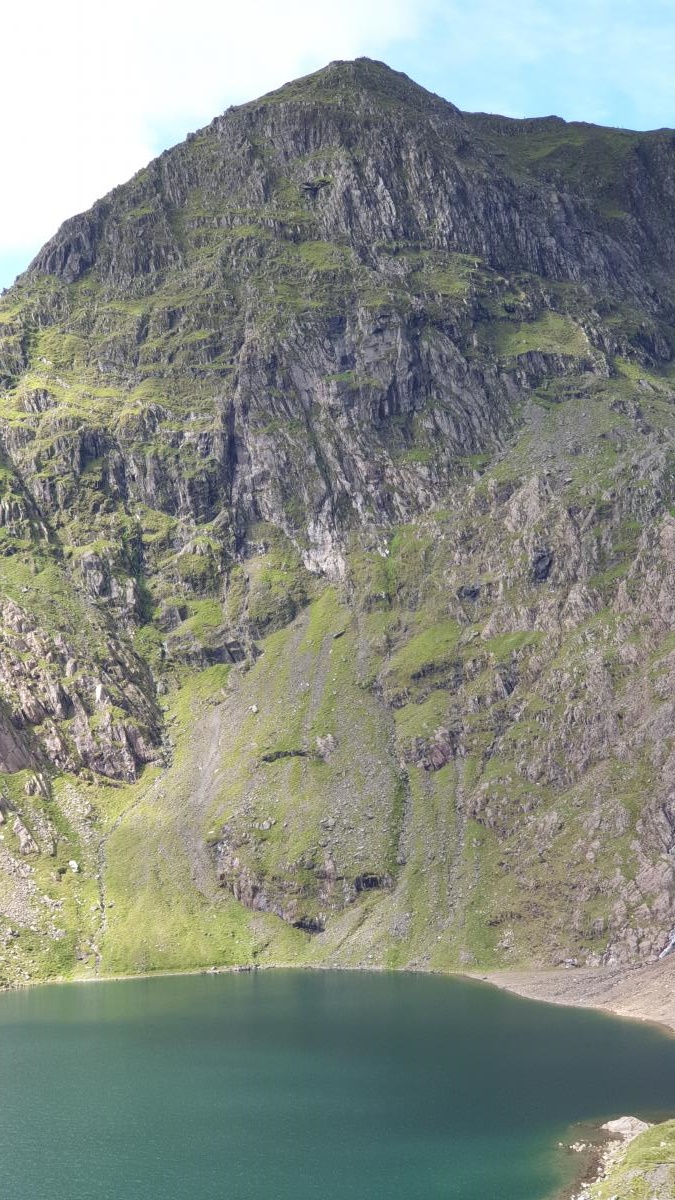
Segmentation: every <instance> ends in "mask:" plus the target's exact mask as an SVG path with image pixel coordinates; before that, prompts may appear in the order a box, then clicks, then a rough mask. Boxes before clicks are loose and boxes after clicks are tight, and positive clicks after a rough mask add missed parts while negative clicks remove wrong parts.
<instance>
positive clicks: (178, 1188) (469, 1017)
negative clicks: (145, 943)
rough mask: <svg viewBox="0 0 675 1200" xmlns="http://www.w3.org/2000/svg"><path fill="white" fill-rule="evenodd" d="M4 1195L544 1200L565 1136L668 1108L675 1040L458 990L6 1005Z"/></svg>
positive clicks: (209, 982)
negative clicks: (584, 1126)
mask: <svg viewBox="0 0 675 1200" xmlns="http://www.w3.org/2000/svg"><path fill="white" fill-rule="evenodd" d="M0 1088H1V1102H2V1110H1V1111H2V1138H1V1140H0V1194H1V1195H2V1197H3V1200H48V1198H49V1200H103V1198H105V1200H179V1198H180V1200H187V1198H190V1200H192V1198H194V1200H216V1198H217V1200H268V1198H269V1200H316V1198H317V1197H321V1200H355V1198H359V1200H360V1198H361V1197H364V1198H367V1200H434V1198H439V1200H441V1198H442V1200H445V1198H448V1200H450V1198H452V1200H539V1198H540V1197H543V1196H545V1195H546V1194H547V1193H548V1192H550V1191H551V1190H552V1189H553V1188H554V1187H556V1186H558V1185H559V1184H560V1183H562V1182H565V1173H566V1172H569V1156H568V1155H567V1156H566V1155H564V1154H563V1153H562V1152H561V1151H559V1150H556V1149H555V1144H556V1142H557V1141H558V1140H559V1139H560V1138H562V1137H564V1136H565V1134H566V1133H567V1132H568V1127H569V1125H570V1124H571V1123H572V1122H575V1121H581V1120H584V1119H588V1118H596V1117H602V1118H603V1119H604V1118H607V1117H610V1116H617V1115H621V1114H624V1113H636V1114H639V1115H642V1116H649V1115H652V1116H665V1115H668V1114H671V1113H673V1112H675V1039H670V1038H667V1037H665V1036H663V1035H661V1034H659V1033H658V1031H656V1030H654V1029H651V1028H648V1027H642V1026H639V1025H635V1024H629V1023H623V1022H620V1021H615V1020H613V1019H611V1018H607V1017H603V1016H600V1015H599V1014H595V1013H586V1012H581V1011H578V1010H573V1009H560V1008H554V1007H550V1006H546V1005H540V1004H533V1003H531V1002H529V1001H524V1000H518V999H516V998H514V997H511V996H507V995H504V994H503V993H500V992H497V991H494V990H492V989H491V988H488V987H483V986H481V985H479V984H473V983H467V982H462V981H458V980H453V979H438V978H430V977H424V976H412V975H367V974H338V973H320V972H317V973H306V974H305V973H299V972H298V973H296V972H271V971H270V972H265V973H263V974H259V975H255V974H254V975H229V976H199V977H190V978H187V977H183V978H166V979H151V980H137V981H134V982H123V983H106V984H97V985H80V986H77V985H72V986H66V987H52V988H43V989H36V990H35V991H29V992H24V993H14V994H5V995H2V996H0Z"/></svg>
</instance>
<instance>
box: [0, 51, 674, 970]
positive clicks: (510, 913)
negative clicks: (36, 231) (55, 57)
mask: <svg viewBox="0 0 675 1200" xmlns="http://www.w3.org/2000/svg"><path fill="white" fill-rule="evenodd" d="M674 199H675V137H674V135H673V133H672V132H670V131H657V132H656V133H649V134H636V133H630V132H626V131H622V130H609V129H599V128H596V127H593V126H587V125H581V124H573V125H568V124H566V123H565V122H563V121H560V120H558V119H557V118H553V117H550V118H544V119H541V120H528V121H522V122H517V121H512V120H508V119H505V118H499V117H491V116H484V115H470V114H463V113H461V112H459V111H458V110H457V109H456V108H454V107H453V106H452V105H451V104H448V103H447V102H445V101H443V100H441V99H439V98H438V97H435V96H432V95H430V94H428V93H427V92H425V91H424V90H423V89H421V88H419V87H417V86H416V85H415V84H413V83H412V82H411V81H410V80H408V79H407V78H406V77H405V76H402V75H399V74H397V73H395V72H393V71H391V70H390V69H389V68H387V67H385V66H384V65H382V64H379V63H374V62H370V61H368V60H357V61H356V62H354V63H332V64H331V65H330V66H329V67H327V68H326V69H325V70H323V71H320V72H318V73H317V74H316V75H312V76H309V77H308V78H306V79H302V80H298V81H296V82H295V83H292V84H288V85H287V86H286V87H284V88H282V89H280V90H279V91H278V92H275V93H272V94H271V95H269V96H266V97H263V98H262V99H261V100H259V101H256V102H255V103H253V104H249V105H244V106H242V107H240V108H236V109H231V110H229V111H228V112H227V113H225V114H224V115H223V116H222V117H219V118H217V119H216V120H215V121H214V122H213V123H212V125H210V126H209V127H208V128H207V129H205V130H203V131H201V132H200V133H198V134H196V135H193V136H191V137H189V138H188V139H187V141H186V142H185V143H184V144H183V145H181V146H178V147H176V148H175V149H173V150H171V151H169V152H168V153H166V154H164V155H162V156H161V157H160V158H159V159H157V160H156V161H155V162H154V163H151V164H150V165H149V166H148V167H147V168H146V169H145V170H143V171H141V172H139V174H138V175H136V176H135V177H134V178H133V179H132V180H131V181H130V182H129V183H127V184H125V185H124V186H123V187H120V188H117V189H116V190H115V191H114V192H112V193H111V194H110V195H109V196H108V197H106V198H105V199H103V200H101V201H100V202H99V203H97V204H96V205H95V206H94V207H93V209H92V210H91V211H90V212H88V213H85V214H83V215H81V216H78V217H74V218H73V219H72V220H70V221H68V222H66V224H65V225H64V226H63V227H62V228H61V229H60V230H59V232H58V233H57V235H56V236H55V237H54V238H53V239H52V241H51V242H49V243H48V244H47V245H46V246H45V247H44V249H43V250H42V251H41V252H40V254H39V255H38V257H37V258H36V260H35V261H34V263H33V264H32V265H31V267H30V268H29V270H28V271H27V272H26V274H25V275H23V276H22V277H21V278H20V279H19V280H18V281H17V283H16V284H15V286H14V287H13V288H12V289H11V290H10V291H9V292H8V293H6V294H5V296H4V297H3V299H2V301H1V303H0V375H1V376H2V383H1V385H0V386H2V388H3V391H2V393H1V396H0V418H1V419H0V432H1V437H2V445H1V447H0V450H1V453H2V462H1V464H0V466H1V472H0V487H1V489H2V493H1V495H0V551H1V553H2V559H1V563H0V638H1V640H2V641H1V654H0V689H1V696H0V705H1V707H0V767H1V769H2V772H3V774H2V779H3V784H2V787H3V799H2V801H1V802H0V816H1V819H2V822H3V828H2V832H1V833H0V837H1V838H2V846H1V847H0V913H1V914H2V919H1V920H0V940H2V939H4V949H2V950H0V974H1V975H2V976H3V977H4V978H5V979H6V980H8V981H12V980H15V979H17V978H22V977H23V976H24V975H31V976H33V977H48V976H50V975H53V974H68V973H70V972H73V971H77V972H80V973H81V972H87V971H97V970H98V971H100V970H103V971H106V970H119V971H129V970H141V969H157V968H161V967H164V968H169V967H171V968H175V967H180V966H200V965H210V964H216V963H226V962H228V963H250V962H254V961H258V962H264V961H272V962H275V961H276V962H278V961H306V962H330V963H336V964H340V963H348V964H361V963H369V964H379V963H382V964H390V965H412V966H420V967H422V966H424V967H432V968H439V969H443V968H448V967H453V966H457V965H460V964H469V963H471V964H474V965H477V966H485V967H488V966H490V967H494V966H499V965H523V964H528V963H539V964H549V965H550V964H558V963H563V962H566V961H568V962H579V963H584V964H588V965H593V964H601V963H610V962H611V963H617V962H619V963H621V962H626V963H630V962H633V961H636V960H648V959H650V958H653V957H655V956H656V955H657V954H658V953H659V952H660V951H661V950H662V949H663V948H664V947H665V946H666V945H667V943H668V940H669V936H670V932H671V928H672V927H673V926H675V872H674V869H673V857H672V851H673V848H674V847H675V758H673V747H672V737H673V735H672V730H673V717H674V715H675V640H674V633H675V625H674V620H675V600H674V599H673V597H674V596H675V589H674V584H675V516H674V514H675V507H673V506H675V478H674V474H673V438H674V435H675V404H674V401H675V386H674V379H675V366H674V363H673V355H674V353H675V315H674V313H675V309H674V306H675V205H674V204H673V200H674ZM69 864H71V865H69ZM72 864H75V866H73V865H72ZM75 868H76V869H75ZM3 931H4V932H3Z"/></svg>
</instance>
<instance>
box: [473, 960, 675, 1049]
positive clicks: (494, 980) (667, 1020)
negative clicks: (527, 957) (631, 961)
mask: <svg viewBox="0 0 675 1200" xmlns="http://www.w3.org/2000/svg"><path fill="white" fill-rule="evenodd" d="M467 974H469V975H470V977H471V978H472V979H478V980H481V981H482V982H483V983H490V984H492V985H493V987H498V988H501V989H502V990H503V991H508V992H514V993H515V994H516V995H518V996H523V997H524V998H526V999H528V1000H540V1001H544V1002H545V1003H547V1004H558V1005H563V1006H565V1007H569V1008H593V1009H597V1010H598V1011H600V1012H607V1013H611V1014H613V1015H614V1016H617V1017H621V1018H622V1019H623V1020H630V1021H643V1022H648V1023H649V1024H651V1025H657V1026H658V1027H659V1029H660V1030H661V1032H663V1033H667V1034H668V1036H669V1037H672V1036H673V1035H674V1034H675V957H672V956H671V957H669V958H666V959H664V960H663V961H662V962H656V963H647V964H644V965H640V966H633V967H592V968H591V967H576V968H575V967H571V968H564V969H560V968H558V969H557V970H522V971H472V972H467Z"/></svg>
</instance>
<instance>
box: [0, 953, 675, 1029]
mask: <svg viewBox="0 0 675 1200" xmlns="http://www.w3.org/2000/svg"><path fill="white" fill-rule="evenodd" d="M276 970H283V971H289V970H291V971H349V972H350V971H366V972H374V973H388V972H391V973H392V974H410V975H437V976H440V977H446V978H449V979H452V978H458V979H473V980H475V981H477V982H480V983H488V984H490V985H492V986H493V987H497V988H499V989H501V990H502V991H507V992H512V993H514V994H515V995H518V996H522V997H523V998H524V999H528V1000H538V1001H540V1002H543V1003H546V1004H555V1005H559V1006H563V1007H567V1008H591V1009H596V1010H597V1011H600V1012H606V1013H609V1014H612V1015H613V1016H616V1017H620V1018H622V1019H623V1020H629V1021H639V1022H643V1023H644V1022H646V1023H648V1024H651V1025H655V1026H657V1027H658V1028H659V1029H660V1031H661V1032H662V1033H666V1034H668V1036H669V1037H672V1036H673V1035H675V955H673V956H671V957H669V958H667V959H664V960H663V962H657V963H648V964H644V965H638V966H632V967H580V968H564V969H562V968H557V969H555V968H549V969H545V970H537V969H522V970H496V971H442V972H441V971H427V970H424V968H419V967H418V968H415V967H396V968H391V967H383V966H377V965H372V966H371V965H369V966H367V967H360V966H355V967H351V966H349V967H345V966H341V965H339V964H336V963H303V964H302V965H298V964H297V963H284V962H278V963H240V964H234V965H227V966H225V965H224V966H219V965H217V964H214V965H212V966H209V967H194V968H186V969H184V970H181V969H178V970H158V971H143V972H137V973H129V974H117V973H112V974H97V975H88V976H86V975H82V976H79V977H78V976H75V977H71V978H68V977H64V976H61V977H55V978H54V979H41V980H33V979H31V980H25V981H22V982H20V983H16V984H4V985H0V991H22V990H24V989H28V988H33V987H49V986H52V985H54V984H58V985H61V984H69V983H87V984H89V983H113V982H124V981H125V980H134V979H163V978H171V977H174V976H182V975H186V976H192V975H237V974H245V973H248V972H253V971H256V972H257V971H276Z"/></svg>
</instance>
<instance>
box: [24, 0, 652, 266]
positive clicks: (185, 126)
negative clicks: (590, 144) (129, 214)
mask: <svg viewBox="0 0 675 1200" xmlns="http://www.w3.org/2000/svg"><path fill="white" fill-rule="evenodd" d="M7 8H8V11H5V12H4V13H3V19H2V42H1V44H0V100H1V101H2V112H3V113H4V118H3V122H2V134H1V139H2V140H1V146H2V158H1V162H2V167H3V171H2V179H1V181H0V288H2V287H6V286H8V285H9V284H10V283H11V282H12V281H13V279H14V276H15V275H16V274H17V273H18V272H20V271H22V270H24V269H25V267H26V266H27V265H28V263H29V261H30V259H31V258H32V257H33V255H34V254H35V253H36V252H37V250H38V249H39V248H40V246H41V245H42V244H43V243H44V242H45V241H46V240H47V239H48V238H49V237H51V236H52V234H54V233H55V232H56V230H57V228H58V226H59V225H60V224H61V222H62V221H63V220H65V219H66V218H67V217H69V216H71V215H73V214H74V213H76V212H81V211H83V210H84V209H86V208H88V207H89V206H90V205H91V204H92V203H93V202H94V201H95V200H96V199H97V198H99V197H100V196H102V195H104V194H105V193H106V192H107V191H109V190H110V189H111V188H112V187H114V186H115V185H116V184H118V183H122V182H123V181H124V180H125V179H128V178H129V177H130V176H131V175H133V174H134V172H135V171H137V170H138V169H139V168H140V167H142V166H144V165H145V164H146V163H147V162H148V161H149V160H150V159H151V158H153V157H155V155H157V154H158V153H160V152H161V151H162V150H164V149H166V148H167V147H168V146H171V145H173V144H175V143H176V142H178V141H181V140H182V139H183V138H184V137H185V135H186V134H187V133H188V132H190V131H191V130H194V129H198V128H200V127H201V126H203V125H206V124H208V122H209V121H210V120H211V119H212V118H213V117H214V116H216V115H217V114H218V113H220V112H222V111H223V110H224V109H225V108H227V107H228V106H229V105H231V104H239V103H242V102H244V101H246V100H252V99H254V98H255V97H256V96H259V95H261V94H262V93H264V92H266V91H270V90H271V89H272V88H275V87H279V86H280V85H281V84H283V83H285V82H286V81H287V80H289V79H293V78H295V77H297V76H298V75H303V74H307V73H308V72H309V71H313V70H316V69H318V68H319V67H322V66H325V64H326V63H327V62H330V61H331V60H332V59H336V58H343V59H344V58H355V57H357V56H359V55H368V56H369V57H371V58H378V59H382V60H383V61H385V62H387V63H389V65H390V66H392V67H394V68H396V69H397V70H400V71H405V72H406V73H407V74H408V75H410V76H411V77H412V78H413V79H415V80H416V81H417V82H418V83H421V84H422V85H423V86H424V87H427V88H429V89H430V90H431V91H434V92H437V93H438V94H439V95H441V96H444V97H445V98H446V99H448V100H452V102H453V103H454V104H457V105H458V106H459V107H460V108H463V109H465V110H468V111H486V112H498V113H503V114H505V115H507V116H514V117H523V116H545V115H548V114H550V113H556V114H557V115H558V116H561V117H564V118H565V119H566V120H586V121H593V122H597V123H599V124H605V125H618V126H622V127H624V128H631V129H654V128H660V127H663V126H675V68H674V67H673V63H674V62H675V0H642V2H640V0H330V2H329V3H327V2H326V0H283V3H281V2H280V0H238V2H237V3H234V2H233V0H187V3H186V0H181V2H180V3H178V2H177V0H115V3H114V4H103V3H100V4H97V3H93V4H92V2H91V0H86V2H85V0H23V2H22V3H18V4H17V3H14V4H12V5H11V8H10V7H9V5H8V6H7Z"/></svg>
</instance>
